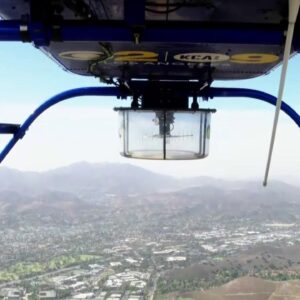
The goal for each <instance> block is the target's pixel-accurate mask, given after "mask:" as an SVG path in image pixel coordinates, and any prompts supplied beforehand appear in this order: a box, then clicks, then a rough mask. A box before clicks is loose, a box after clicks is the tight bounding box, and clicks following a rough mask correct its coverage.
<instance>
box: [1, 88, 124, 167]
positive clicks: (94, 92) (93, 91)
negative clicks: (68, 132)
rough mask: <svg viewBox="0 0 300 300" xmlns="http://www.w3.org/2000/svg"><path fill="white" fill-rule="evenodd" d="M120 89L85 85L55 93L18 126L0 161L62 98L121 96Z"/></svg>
mask: <svg viewBox="0 0 300 300" xmlns="http://www.w3.org/2000/svg"><path fill="white" fill-rule="evenodd" d="M122 95H123V94H121V92H120V90H119V89H118V88H115V87H87V88H78V89H72V90H68V91H65V92H62V93H60V94H57V95H55V96H53V97H52V98H50V99H49V100H47V101H46V102H44V103H43V104H42V105H40V106H39V107H38V108H37V109H36V110H35V111H34V112H33V113H32V114H31V115H30V116H29V117H28V118H27V119H26V120H25V122H24V123H23V124H22V125H21V126H20V128H19V130H18V131H17V132H16V133H15V134H14V136H13V137H12V139H11V140H10V141H9V142H8V144H7V145H6V146H5V148H4V149H3V150H2V152H1V153H0V163H1V162H2V161H3V160H4V159H5V157H6V156H7V154H8V153H9V152H10V151H11V150H12V148H13V147H14V146H15V145H16V143H17V142H18V141H19V140H20V139H22V138H23V137H24V135H25V133H26V131H27V130H28V129H29V127H30V126H31V124H32V123H33V122H34V121H35V120H36V119H37V118H38V117H39V116H40V115H41V114H42V113H43V112H45V111H46V110H47V109H48V108H50V107H52V106H53V105H55V104H57V103H59V102H62V101H64V100H67V99H70V98H75V97H82V96H117V97H118V96H122Z"/></svg>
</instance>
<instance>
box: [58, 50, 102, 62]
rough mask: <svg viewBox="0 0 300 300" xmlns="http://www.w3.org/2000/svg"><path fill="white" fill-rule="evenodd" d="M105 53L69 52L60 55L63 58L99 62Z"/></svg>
mask: <svg viewBox="0 0 300 300" xmlns="http://www.w3.org/2000/svg"><path fill="white" fill-rule="evenodd" d="M103 55H104V53H103V52H99V51H67V52H62V53H60V54H59V56H60V57H61V58H64V59H70V60H80V61H91V60H99V59H101V58H103Z"/></svg>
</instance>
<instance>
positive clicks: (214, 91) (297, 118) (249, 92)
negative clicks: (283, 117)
mask: <svg viewBox="0 0 300 300" xmlns="http://www.w3.org/2000/svg"><path fill="white" fill-rule="evenodd" d="M206 95H207V96H208V97H210V98H214V97H226V98H230V97H234V98H236V97H238V98H241V97H245V98H252V99H258V100H261V101H264V102H267V103H269V104H272V105H274V106H276V101H277V98H276V97H275V96H273V95H270V94H268V93H264V92H261V91H258V90H253V89H243V88H210V89H209V90H208V91H207V92H206ZM281 110H282V111H283V112H285V113H286V114H287V115H288V116H289V117H290V118H291V119H292V120H293V121H294V122H295V123H296V124H297V125H298V126H299V127H300V115H299V114H298V113H297V112H296V111H295V110H294V109H293V108H292V107H290V106H289V105H288V104H287V103H285V102H282V105H281Z"/></svg>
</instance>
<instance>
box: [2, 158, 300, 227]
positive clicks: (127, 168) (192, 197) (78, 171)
mask: <svg viewBox="0 0 300 300" xmlns="http://www.w3.org/2000/svg"><path fill="white" fill-rule="evenodd" d="M299 195H300V188H297V187H294V186H290V185H287V184H284V183H281V182H273V183H272V185H271V186H270V187H268V188H267V189H265V188H262V187H261V185H260V184H258V183H255V182H246V181H245V182H229V181H228V182H226V181H223V180H217V179H212V178H207V177H202V178H201V177H200V178H191V179H182V180H179V179H175V178H172V177H168V176H164V175H160V174H157V173H153V172H150V171H147V170H145V169H142V168H139V167H135V166H132V165H130V164H112V163H101V164H89V163H77V164H74V165H71V166H68V167H63V168H59V169H56V170H52V171H48V172H43V173H37V172H20V171H16V170H13V169H7V168H0V214H5V213H12V212H14V213H18V212H32V213H37V212H42V213H44V214H50V212H51V214H55V212H57V213H62V212H65V213H66V214H69V213H72V214H76V213H77V214H79V213H81V212H82V210H89V209H92V208H93V209H94V208H95V207H96V206H97V203H101V201H102V202H105V203H108V205H110V204H111V205H113V203H114V202H113V201H118V207H119V208H120V209H122V210H123V212H124V213H125V212H126V211H127V210H129V209H132V207H135V209H137V207H138V209H141V210H142V209H146V208H147V209H148V210H149V215H153V216H155V218H163V217H164V215H163V214H164V212H168V213H169V212H171V216H170V217H176V218H187V217H202V218H205V217H214V218H218V219H219V220H225V219H226V218H227V219H228V218H253V220H258V221H262V220H264V221H265V220H270V221H281V222H293V221H296V220H298V219H299V218H300V197H299ZM110 196H114V197H110ZM134 196H135V197H134ZM108 201H110V202H108ZM170 208H172V210H170Z"/></svg>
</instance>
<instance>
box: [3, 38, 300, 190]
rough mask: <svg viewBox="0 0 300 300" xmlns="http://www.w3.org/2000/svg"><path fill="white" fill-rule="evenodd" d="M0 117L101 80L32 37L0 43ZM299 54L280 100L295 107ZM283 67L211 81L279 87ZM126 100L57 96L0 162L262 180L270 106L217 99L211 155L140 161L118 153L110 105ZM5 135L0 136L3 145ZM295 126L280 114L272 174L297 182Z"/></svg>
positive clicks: (299, 134) (299, 91) (299, 140)
mask: <svg viewBox="0 0 300 300" xmlns="http://www.w3.org/2000/svg"><path fill="white" fill-rule="evenodd" d="M0 59H1V64H0V78H1V83H0V87H1V94H0V122H3V123H5V122H8V123H22V121H24V120H25V118H26V117H27V116H28V115H29V114H30V113H31V112H32V111H33V110H34V109H35V108H36V107H37V106H38V105H39V104H41V103H42V102H43V101H45V100H46V99H48V98H49V97H51V96H53V95H54V94H56V93H59V92H62V91H64V90H66V89H71V88H77V87H84V86H99V82H98V80H97V79H95V78H91V77H83V76H78V75H74V74H71V73H68V72H65V71H64V70H62V69H61V68H60V67H59V66H58V65H56V64H55V63H53V61H51V60H50V59H49V58H48V57H47V56H45V55H44V54H43V53H41V52H40V51H39V50H38V49H35V48H34V47H32V46H31V45H29V44H21V43H1V44H0ZM299 69H300V55H299V56H296V57H293V58H292V59H291V60H290V65H289V70H288V76H287V83H286V88H285V93H284V99H285V101H286V102H287V103H288V104H290V105H291V106H292V107H293V108H294V109H295V110H296V111H297V112H298V113H299V112H300V96H299V95H300V86H299V82H300V81H299V77H300V76H299ZM280 70H281V68H277V69H275V70H274V71H272V72H271V73H270V74H268V75H267V76H262V77H259V78H256V79H251V80H243V81H230V82H215V83H214V84H213V86H226V87H245V88H254V89H259V90H263V91H265V92H268V93H271V94H273V95H276V94H277V90H278V84H279V76H280ZM120 104H122V105H123V106H124V105H125V104H127V105H128V106H129V105H130V102H129V101H127V102H124V101H123V102H122V103H120V101H116V100H115V99H114V98H111V97H106V98H99V97H84V98H80V99H76V100H70V101H66V102H64V103H61V104H59V105H57V106H55V107H53V108H51V109H50V110H49V111H47V112H46V113H45V114H44V115H42V116H41V117H40V118H39V119H38V121H36V122H35V123H34V124H33V125H32V127H31V128H30V130H29V131H28V132H27V134H26V136H25V137H24V139H23V140H22V141H20V142H19V143H18V144H17V146H16V147H15V148H14V149H13V150H12V152H11V153H10V154H9V155H8V156H7V158H6V159H5V161H4V162H3V163H2V165H3V166H6V167H11V168H16V169H19V170H26V171H27V170H30V171H45V170H49V169H54V168H57V167H61V166H65V165H69V164H72V163H75V162H79V161H88V162H92V163H94V162H117V163H131V164H134V165H137V166H140V167H144V168H146V169H149V170H152V171H155V172H160V173H163V174H167V175H171V176H176V177H190V176H209V177H216V178H221V179H230V180H240V179H251V180H258V181H261V182H262V179H263V175H264V170H265V165H266V160H267V153H268V147H269V143H270V136H271V129H272V124H273V117H274V111H275V107H273V106H271V105H269V104H266V103H262V102H260V101H256V100H247V99H244V98H243V99H242V98H241V99H224V98H219V99H214V100H211V101H209V102H208V104H206V106H208V107H210V108H216V109H217V110H218V111H217V113H216V114H214V115H213V116H212V124H211V126H212V128H211V144H210V154H209V157H208V158H205V159H203V160H197V161H195V160H193V161H144V160H136V159H127V158H123V157H121V156H120V155H119V141H118V134H117V133H118V115H117V113H116V112H114V111H113V107H115V106H120ZM8 140H9V136H0V147H3V146H4V145H5V143H6V142H7V141H8ZM299 153H300V130H299V128H298V127H297V125H296V124H295V123H294V122H293V121H292V120H291V119H289V118H288V117H287V116H286V115H284V114H283V113H281V115H280V120H279V127H278V134H277V138H276V145H275V148H274V155H273V160H272V165H271V171H270V180H271V181H272V179H277V180H283V181H286V182H290V183H293V184H300V155H299Z"/></svg>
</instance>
